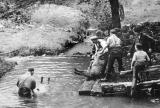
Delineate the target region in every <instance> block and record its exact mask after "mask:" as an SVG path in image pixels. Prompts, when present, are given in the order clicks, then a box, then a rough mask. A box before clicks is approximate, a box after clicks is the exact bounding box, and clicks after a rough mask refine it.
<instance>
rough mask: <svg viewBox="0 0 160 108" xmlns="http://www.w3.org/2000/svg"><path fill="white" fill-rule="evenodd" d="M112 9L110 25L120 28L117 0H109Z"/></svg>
mask: <svg viewBox="0 0 160 108" xmlns="http://www.w3.org/2000/svg"><path fill="white" fill-rule="evenodd" d="M109 2H110V5H111V10H112V27H113V28H121V23H120V15H119V2H118V0H109Z"/></svg>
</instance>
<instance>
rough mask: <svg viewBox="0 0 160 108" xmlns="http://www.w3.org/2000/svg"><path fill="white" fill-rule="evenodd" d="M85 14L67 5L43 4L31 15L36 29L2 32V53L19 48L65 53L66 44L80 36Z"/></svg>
mask: <svg viewBox="0 0 160 108" xmlns="http://www.w3.org/2000/svg"><path fill="white" fill-rule="evenodd" d="M82 20H83V14H82V13H81V12H80V11H79V10H75V9H73V8H70V7H66V6H57V5H54V4H44V5H40V7H39V8H37V9H36V10H33V13H32V15H31V24H32V25H34V26H33V27H32V28H24V30H21V31H19V32H17V33H14V34H13V33H7V31H6V32H1V33H0V34H1V35H0V37H1V43H0V44H1V45H2V46H3V47H2V49H1V50H0V51H2V52H10V51H15V50H18V49H25V51H26V49H32V50H39V49H47V50H51V51H53V50H63V49H64V47H65V44H66V42H71V41H72V38H76V37H77V30H78V29H79V27H80V26H81V25H80V24H79V23H80V21H82Z"/></svg>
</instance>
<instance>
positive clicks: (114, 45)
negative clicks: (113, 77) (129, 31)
mask: <svg viewBox="0 0 160 108" xmlns="http://www.w3.org/2000/svg"><path fill="white" fill-rule="evenodd" d="M119 31H120V30H119V29H118V28H115V29H112V30H111V31H110V36H109V37H108V39H107V42H106V47H105V48H104V50H105V49H106V48H108V49H109V57H108V72H107V79H108V78H109V75H110V73H111V71H112V70H113V64H114V61H115V59H117V61H118V65H119V68H118V69H119V71H121V70H123V67H122V48H121V40H120V38H118V37H117V35H116V33H117V32H119ZM104 50H102V52H101V53H103V52H104Z"/></svg>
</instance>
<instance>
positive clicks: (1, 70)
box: [0, 58, 17, 78]
mask: <svg viewBox="0 0 160 108" xmlns="http://www.w3.org/2000/svg"><path fill="white" fill-rule="evenodd" d="M15 65H17V62H15V61H6V60H5V59H3V58H0V78H1V77H2V76H4V75H5V73H6V72H8V71H10V70H12V69H13V68H14V67H15Z"/></svg>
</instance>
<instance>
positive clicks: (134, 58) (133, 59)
mask: <svg viewBox="0 0 160 108" xmlns="http://www.w3.org/2000/svg"><path fill="white" fill-rule="evenodd" d="M134 61H136V52H135V53H134V55H133V58H132V62H134Z"/></svg>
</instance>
